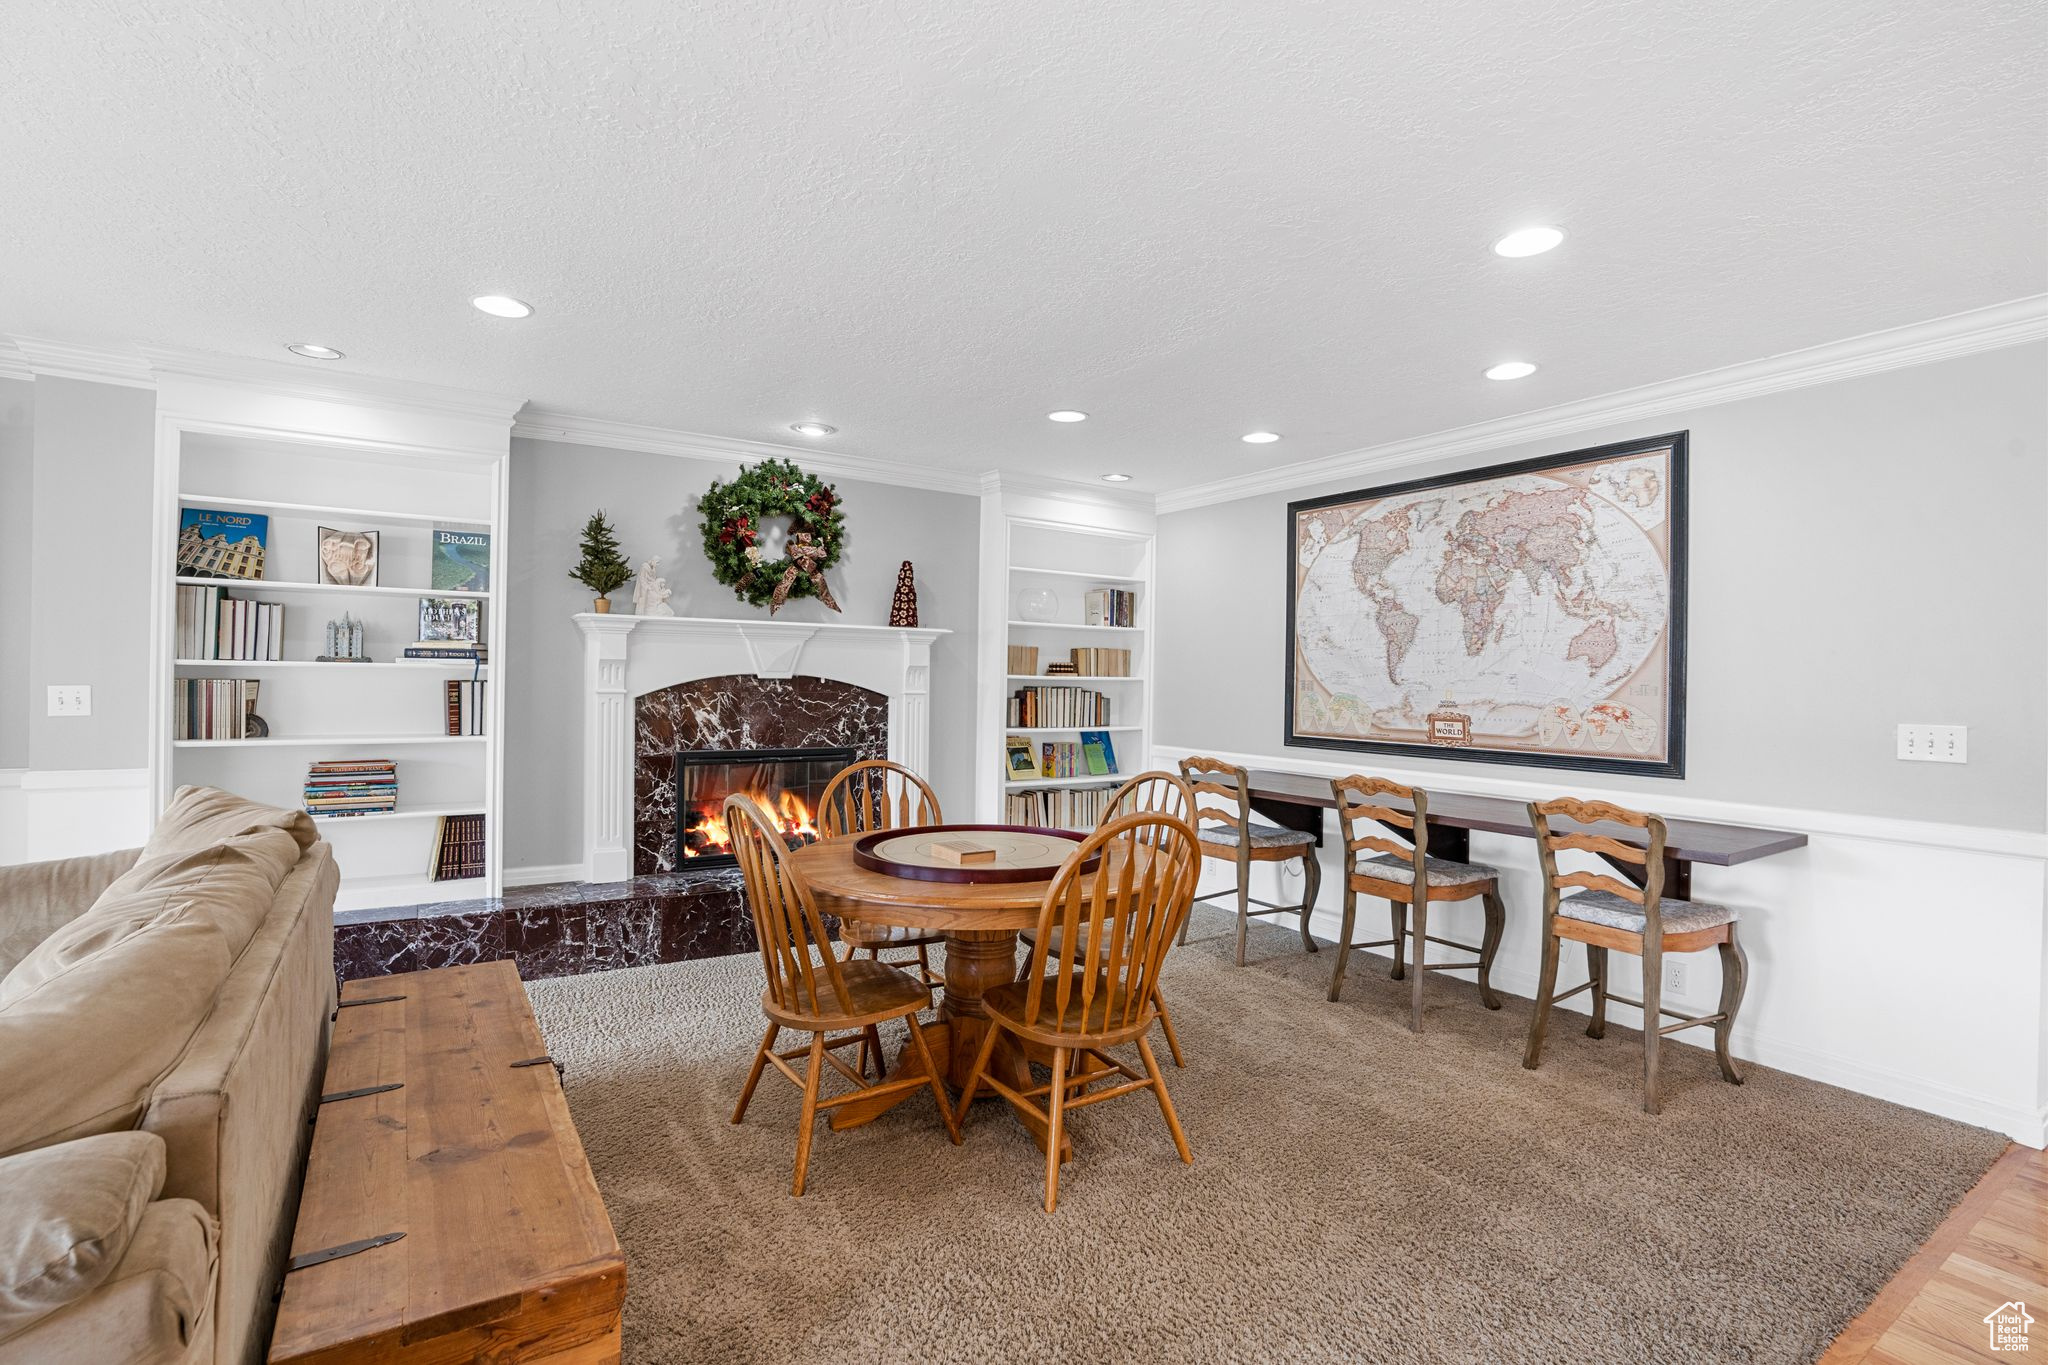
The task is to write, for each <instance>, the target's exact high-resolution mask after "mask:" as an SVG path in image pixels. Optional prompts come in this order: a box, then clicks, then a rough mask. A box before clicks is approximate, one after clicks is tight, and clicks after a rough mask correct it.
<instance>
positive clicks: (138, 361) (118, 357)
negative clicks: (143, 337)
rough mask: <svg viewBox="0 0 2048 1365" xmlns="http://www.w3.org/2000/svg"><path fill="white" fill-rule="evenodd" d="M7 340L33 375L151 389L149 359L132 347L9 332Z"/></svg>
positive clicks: (153, 384) (152, 384)
mask: <svg viewBox="0 0 2048 1365" xmlns="http://www.w3.org/2000/svg"><path fill="white" fill-rule="evenodd" d="M8 340H9V341H12V342H13V343H14V345H15V349H16V350H18V351H19V352H20V353H21V357H22V360H23V361H24V362H25V363H26V364H27V367H28V372H29V374H30V375H31V376H34V377H38V378H41V377H47V378H51V379H83V380H86V381H87V382H88V383H93V384H125V385H127V386H128V387H129V388H132V389H153V388H155V387H156V377H155V376H154V375H152V374H151V373H150V372H149V361H147V360H146V359H144V358H143V357H142V355H141V354H140V353H139V352H137V351H135V350H133V349H130V350H125V351H123V350H114V349H111V348H108V347H104V346H85V345H81V344H79V343H78V342H75V341H58V340H55V339H54V338H51V337H25V336H19V335H10V336H9V337H8Z"/></svg>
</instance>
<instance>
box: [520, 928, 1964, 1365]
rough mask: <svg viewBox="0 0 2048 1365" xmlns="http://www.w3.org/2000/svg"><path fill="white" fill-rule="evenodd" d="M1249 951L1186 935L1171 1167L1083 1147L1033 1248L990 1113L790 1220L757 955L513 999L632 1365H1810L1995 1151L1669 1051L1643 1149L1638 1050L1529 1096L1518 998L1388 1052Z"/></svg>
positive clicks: (1278, 964) (841, 1147) (854, 1147)
mask: <svg viewBox="0 0 2048 1365" xmlns="http://www.w3.org/2000/svg"><path fill="white" fill-rule="evenodd" d="M1253 935H1254V937H1253V940H1252V946H1253V961H1252V963H1251V964H1250V965H1249V966H1246V967H1244V968H1242V969H1239V968H1236V967H1233V966H1231V965H1230V958H1229V944H1230V940H1229V934H1228V932H1227V922H1226V921H1225V920H1224V919H1222V918H1221V917H1208V918H1205V919H1202V920H1199V921H1198V922H1197V933H1196V937H1195V938H1194V940H1193V941H1191V942H1190V944H1189V946H1188V947H1187V948H1185V949H1182V950H1178V951H1177V952H1176V955H1175V958H1174V960H1173V962H1172V963H1171V965H1170V966H1169V976H1168V982H1169V995H1168V999H1169V1003H1170V1004H1171V1005H1172V1007H1173V1011H1174V1018H1175V1023H1176V1025H1177V1026H1178V1028H1179V1031H1180V1036H1181V1041H1182V1044H1183V1046H1184V1048H1185V1049H1186V1051H1187V1055H1188V1063H1189V1064H1188V1066H1187V1068H1186V1069H1185V1070H1179V1071H1176V1070H1173V1069H1171V1067H1170V1066H1169V1069H1168V1073H1167V1085H1168V1087H1169V1089H1170V1090H1171V1091H1172V1093H1173V1096H1174V1101H1175V1104H1176V1106H1177V1107H1178V1109H1179V1111H1180V1115H1181V1120H1182V1122H1183V1123H1184V1124H1185V1125H1186V1127H1187V1132H1188V1138H1189V1141H1190V1142H1191V1143H1192V1145H1193V1147H1194V1151H1195V1164H1194V1165H1193V1166H1183V1165H1182V1164H1181V1163H1180V1161H1179V1160H1178V1159H1177V1158H1176V1156H1175V1155H1174V1150H1173V1144H1172V1141H1171V1139H1170V1138H1169V1137H1168V1135H1167V1132H1166V1128H1165V1125H1164V1124H1163V1123H1162V1122H1161V1120H1160V1117H1159V1111H1158V1108H1157V1107H1156V1106H1155V1105H1154V1104H1153V1103H1152V1101H1151V1100H1150V1099H1149V1098H1148V1097H1146V1096H1144V1095H1136V1096H1132V1097H1129V1098H1126V1099H1121V1100H1115V1101H1111V1102H1110V1103H1108V1104H1104V1105H1100V1106H1096V1107H1093V1108H1089V1109H1086V1110H1083V1111H1080V1112H1079V1113H1078V1114H1076V1115H1075V1116H1074V1117H1073V1118H1072V1119H1071V1120H1070V1124H1071V1127H1070V1131H1071V1132H1072V1134H1073V1138H1074V1143H1075V1147H1076V1160H1075V1161H1074V1162H1073V1163H1072V1164H1070V1165H1069V1166H1068V1167H1067V1168H1066V1170H1065V1171H1064V1172H1063V1173H1062V1175H1061V1181H1060V1207H1059V1212H1058V1213H1057V1214H1055V1215H1053V1216H1052V1217H1047V1216H1046V1215H1045V1213H1044V1212H1043V1211H1042V1209H1041V1207H1040V1198H1041V1194H1042V1178H1043V1169H1044V1168H1043V1166H1042V1165H1041V1164H1040V1157H1039V1155H1038V1152H1037V1150H1036V1149H1035V1148H1034V1147H1033V1146H1032V1145H1031V1142H1030V1140H1029V1139H1028V1138H1027V1137H1026V1136H1025V1134H1024V1131H1023V1129H1022V1127H1021V1126H1020V1125H1019V1124H1018V1122H1017V1120H1016V1118H1015V1117H1014V1116H1013V1115H1012V1113H1011V1112H1010V1110H1009V1108H1008V1106H1007V1105H1004V1104H1001V1103H1000V1102H996V1103H982V1104H977V1105H976V1106H975V1109H974V1113H973V1114H972V1116H971V1118H970V1120H969V1122H968V1126H967V1132H966V1138H967V1140H966V1143H965V1145H964V1146H961V1147H954V1146H952V1145H951V1144H950V1143H949V1142H948V1141H947V1140H946V1135H945V1130H944V1129H943V1128H942V1127H941V1125H940V1123H939V1119H938V1115H937V1114H936V1113H935V1112H934V1111H933V1108H932V1105H931V1102H930V1101H929V1099H927V1098H923V1097H919V1098H916V1099H913V1100H912V1101H910V1102H909V1103H907V1104H905V1105H903V1106H901V1107H899V1108H897V1109H896V1110H895V1111H893V1112H892V1113H890V1114H889V1115H887V1116H886V1117H885V1118H883V1119H882V1120H880V1121H879V1122H876V1123H873V1124H870V1125H868V1126H867V1127H865V1128H860V1129H856V1130H852V1131H849V1132H845V1133H834V1132H831V1131H829V1130H827V1129H825V1128H824V1127H823V1126H822V1125H821V1126H820V1131H819V1133H818V1137H817V1141H816V1146H815V1147H814V1149H813V1154H812V1162H811V1178H810V1188H809V1190H808V1191H807V1193H806V1194H805V1195H804V1197H803V1198H802V1199H793V1198H791V1197H790V1194H789V1176H790V1166H791V1160H792V1157H793V1155H794V1151H795V1136H796V1131H795V1130H796V1115H797V1111H798V1102H799V1096H798V1094H797V1092H796V1090H795V1088H794V1087H792V1086H790V1085H789V1084H788V1083H787V1082H786V1081H783V1080H780V1079H779V1078H778V1077H776V1076H775V1075H774V1073H772V1072H771V1073H770V1074H769V1075H768V1076H767V1077H765V1078H764V1079H763V1081H762V1088H761V1092H760V1094H759V1095H758V1096H757V1098H756V1099H755V1101H754V1105H753V1107H752V1109H751V1110H750V1111H749V1112H748V1115H747V1121H746V1123H745V1124H744V1125H742V1126H740V1127H733V1126H732V1125H730V1124H729V1123H728V1122H727V1121H726V1120H727V1116H728V1115H729V1114H730V1112H731V1109H732V1105H733V1101H734V1099H735V1098H736V1097H737V1094H738V1090H739V1086H740V1084H741V1082H742V1080H743V1079H744V1077H745V1073H746V1067H747V1063H748V1060H749V1059H750V1057H751V1055H752V1050H753V1047H754V1044H755V1042H756V1041H757V1039H758V1037H759V1034H760V1029H761V1017H760V1011H759V1007H758V1001H759V996H760V989H761V966H760V961H759V959H758V958H756V957H751V956H749V957H729V958H719V959H713V960H710V961H702V962H686V963H679V964H674V965H669V966H660V967H645V968H637V969H633V970H628V971H617V972H606V973H603V974H600V975H593V976H579V977H567V978H562V979H558V980H552V981H538V982H534V983H532V984H531V985H530V986H529V990H530V992H531V994H532V997H533V1002H534V1006H535V1008H536V1010H537V1012H538V1014H539V1016H540V1022H541V1026H542V1028H543V1030H544V1031H545V1033H546V1035H547V1039H548V1046H549V1049H550V1051H551V1052H552V1053H553V1055H554V1056H555V1057H556V1058H558V1059H560V1060H561V1061H563V1062H565V1063H566V1064H567V1066H568V1077H567V1082H566V1084H567V1088H568V1095H569V1102H570V1106H571V1109H572V1110H573V1112H574V1114H575V1116H576V1122H577V1126H578V1128H579V1130H580V1131H581V1133H582V1136H583V1142H584V1145H585V1146H586V1148H587V1149H588V1151H589V1154H590V1160H591V1164H592V1165H593V1167H594V1168H595V1169H596V1172H597V1178H598V1182H599V1184H600V1186H601V1187H602V1189H603V1192H604V1197H605V1202H606V1205H607V1206H608V1207H609V1208H610V1210H611V1215H612V1220H613V1222H614V1223H615V1224H616V1226H617V1228H618V1233H619V1238H620V1241H621V1242H622V1243H623V1244H624V1246H625V1250H626V1258H627V1264H628V1294H627V1303H626V1359H627V1360H628V1361H631V1362H664V1363H666V1362H691V1361H706V1362H713V1361H715V1362H720V1363H721V1365H742V1363H746V1362H797V1361H850V1362H870V1361H878V1362H879V1361H976V1362H979V1361H993V1360H999V1359H1000V1360H1005V1361H1103V1362H1108V1361H1162V1362H1163V1361H1246V1362H1252V1361H1257V1362H1269V1361H1270V1362H1279V1361H1331V1360H1346V1361H1366V1360H1369V1361H1389V1362H1467V1361H1530V1362H1536V1361H1541V1362H1560V1363H1562V1362H1574V1363H1579V1362H1585V1363H1593V1362H1613V1365H1643V1362H1652V1361H1654V1362H1724V1361H1743V1362H1777V1361H1810V1360H1812V1359H1813V1358H1814V1357H1815V1356H1817V1355H1818V1354H1819V1352H1820V1351H1821V1350H1823V1349H1824V1348H1825V1347H1826V1345H1827V1344H1828V1342H1829V1341H1830V1340H1831V1339H1832V1338H1833V1336H1834V1334H1835V1333H1836V1332H1837V1331H1838V1330H1839V1329H1840V1328H1841V1327H1842V1326H1843V1324H1845V1323H1846V1322H1847V1321H1848V1320H1849V1319H1850V1318H1851V1317H1853V1316H1854V1315H1855V1314H1856V1313H1857V1311H1859V1310H1860V1309H1861V1308H1862V1307H1863V1305H1864V1304H1865V1303H1866V1302H1867V1301H1868V1300H1869V1299H1870V1297H1871V1296H1872V1295H1873V1294H1874V1293H1875V1292H1876V1291H1877V1289H1878V1288H1879V1287H1880V1286H1881V1285H1883V1284H1884V1282H1885V1281H1886V1280H1887V1279H1889V1278H1890V1276H1891V1275H1892V1273H1893V1272H1894V1271H1895V1270H1897V1268H1898V1267H1899V1266H1900V1265H1901V1264H1902V1263H1903V1262H1904V1261H1905V1259H1906V1258H1907V1256H1909V1255H1910V1254H1911V1253H1912V1251H1913V1250H1914V1248H1915V1247H1916V1246H1917V1245H1918V1244H1919V1242H1920V1241H1921V1240H1922V1239H1924V1238H1925V1237H1926V1235H1927V1234H1928V1233H1929V1232H1931V1231H1932V1230H1933V1228H1934V1227H1935V1225H1936V1224H1937V1223H1938V1222H1940V1220H1941V1218H1942V1216H1943V1215H1944V1214H1945V1213H1946V1212H1947V1211H1948V1209H1949V1208H1950V1207H1951V1206H1952V1205H1953V1204H1954V1203H1955V1202H1956V1200H1958V1199H1959V1198H1960V1197H1961V1196H1962V1195H1963V1194H1964V1193H1965V1192H1966V1191H1967V1190H1968V1189H1969V1188H1970V1186H1971V1185H1972V1184H1974V1183H1975V1182H1976V1180H1977V1179H1978V1177H1979V1176H1981V1175H1982V1174H1983V1173H1984V1172H1985V1170H1986V1169H1987V1168H1988V1167H1989V1166H1990V1165H1991V1163H1992V1161H1993V1160H1994V1159H1995V1158H1996V1157H1997V1156H1998V1154H1999V1152H2000V1151H2001V1150H2002V1149H2003V1147H2004V1146H2005V1140H2004V1139H2003V1138H2002V1137H2000V1136H1998V1135H1997V1134H1994V1133H1990V1132H1986V1131H1984V1130H1982V1129H1976V1128H1969V1127H1965V1126H1963V1125H1961V1124H1957V1123H1952V1122H1949V1121H1947V1120H1944V1119H1938V1118H1932V1117H1929V1116H1927V1115H1924V1114H1919V1113H1916V1112H1913V1111H1911V1110H1907V1109H1901V1108H1898V1107H1895V1106H1892V1105H1888V1104H1885V1103H1882V1102H1880V1101H1878V1100H1873V1099H1867V1098H1865V1097H1863V1096H1860V1095H1855V1094H1851V1093H1849V1092H1847V1091H1843V1090H1837V1089H1833V1088H1831V1087H1828V1086H1824V1085H1819V1084H1816V1083H1814V1082H1811V1081H1805V1080H1801V1079H1798V1078H1795V1077H1792V1076H1787V1075H1784V1074H1782V1073H1778V1072H1773V1071H1768V1070H1765V1069H1763V1068H1760V1067H1751V1068H1750V1069H1749V1083H1748V1084H1747V1085H1745V1086H1742V1087H1736V1086H1730V1085H1726V1084H1724V1083H1723V1082H1722V1081H1721V1080H1720V1079H1719V1077H1718V1074H1717V1072H1716V1071H1715V1068H1714V1063H1713V1057H1712V1054H1711V1053H1708V1052H1703V1051H1699V1050H1696V1049H1692V1048H1684V1047H1675V1048H1671V1049H1668V1050H1667V1052H1666V1061H1665V1066H1664V1070H1665V1097H1664V1113H1663V1114H1662V1116H1661V1117H1657V1118H1651V1117H1649V1116H1647V1115H1645V1114H1643V1113H1642V1112H1641V1111H1640V1110H1639V1109H1638V1108H1637V1085H1636V1082H1637V1074H1638V1070H1639V1066H1640V1058H1641V1051H1640V1040H1639V1039H1638V1037H1637V1035H1636V1034H1635V1033H1634V1032H1633V1031H1631V1030H1628V1029H1623V1028H1620V1027H1617V1026H1612V1025H1610V1027H1609V1029H1608V1035H1607V1037H1606V1038H1605V1039H1604V1040H1601V1041H1595V1040H1592V1039H1589V1038H1587V1037H1585V1035H1584V1031H1583V1021H1582V1017H1581V1016H1575V1015H1571V1014H1566V1013H1560V1015H1559V1016H1558V1017H1557V1018H1556V1020H1555V1022H1554V1023H1553V1026H1552V1041H1551V1042H1550V1044H1549V1047H1548V1049H1547V1052H1546V1056H1545V1060H1544V1066H1543V1069H1542V1070H1541V1071H1539V1072H1534V1073H1532V1072H1527V1071H1524V1070H1522V1067H1521V1050H1522V1041H1523V1029H1524V1027H1525V1025H1526V1023H1527V1019H1528V1009H1529V1003H1528V1002H1527V1001H1526V1000H1520V999H1516V998H1513V997H1510V998H1509V999H1508V1004H1507V1008H1505V1009H1503V1010H1501V1011H1499V1012H1498V1013H1492V1012H1489V1011H1487V1010H1485V1009H1482V1008H1481V1007H1480V1005H1479V1002H1478V996H1477V992H1476V991H1475V990H1474V989H1473V988H1472V987H1471V986H1469V985H1466V984H1465V983H1464V982H1462V981H1459V980H1454V979H1452V978H1448V977H1439V978H1437V979H1435V980H1433V981H1432V982H1431V986H1432V1004H1431V1008H1430V1010H1429V1014H1428V1021H1427V1022H1428V1026H1429V1030H1430V1031H1429V1032H1428V1033H1426V1034H1424V1035H1423V1036H1421V1037H1416V1036H1414V1035H1411V1034H1410V1033H1409V1032H1408V1030H1407V1028H1406V1026H1405V1020H1406V1018H1407V1005H1406V1000H1407V993H1406V988H1405V986H1400V985H1397V984H1396V983H1394V982H1391V981H1389V980H1388V979H1387V977H1386V974H1385V970H1384V962H1383V961H1382V960H1381V959H1377V958H1363V959H1358V960H1355V961H1354V965H1353V970H1352V972H1351V974H1350V980H1349V982H1348V983H1347V985H1346V990H1345V999H1344V1000H1343V1001H1342V1002H1341V1003H1339V1004H1334V1005H1333V1004H1330V1003H1328V1002H1326V1001H1325V1000H1324V999H1323V990H1324V987H1325V985H1326V984H1327V978H1326V975H1325V973H1326V972H1327V970H1328V968H1329V964H1330V955H1329V953H1328V951H1327V950H1326V951H1325V952H1323V953H1320V954H1318V955H1316V956H1315V957H1309V956H1307V955H1306V954H1304V953H1303V952H1302V951H1301V946H1300V940H1299V939H1298V938H1296V937H1295V936H1294V934H1293V932H1292V930H1280V929H1274V928H1268V927H1264V926H1257V927H1255V928H1254V930H1253ZM1576 970H1577V969H1576V964H1573V963H1571V962H1570V961H1569V960H1568V962H1567V970H1566V979H1567V980H1577V979H1578V976H1577V975H1576ZM1575 1021H1576V1022H1575ZM1155 1046H1156V1047H1157V1050H1158V1051H1159V1054H1160V1056H1161V1058H1162V1060H1164V1058H1165V1055H1166V1053H1165V1047H1164V1045H1163V1043H1161V1042H1159V1041H1158V1040H1157V1038H1156V1037H1155ZM891 1048H892V1051H893V1048H894V1042H893V1040H892V1043H891ZM829 1084H830V1082H829V1081H828V1085H829Z"/></svg>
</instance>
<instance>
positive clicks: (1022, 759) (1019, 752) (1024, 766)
mask: <svg viewBox="0 0 2048 1365" xmlns="http://www.w3.org/2000/svg"><path fill="white" fill-rule="evenodd" d="M1003 750H1004V752H1005V753H1006V754H1007V755H1008V757H1009V760H1010V776H1011V777H1012V778H1019V777H1036V776H1038V760H1037V759H1036V758H1035V757H1033V755H1032V753H1031V741H1030V740H1028V739H1026V738H1024V737H1023V736H1022V735H1011V736H1010V737H1009V738H1007V739H1005V740H1004V741H1003Z"/></svg>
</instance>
